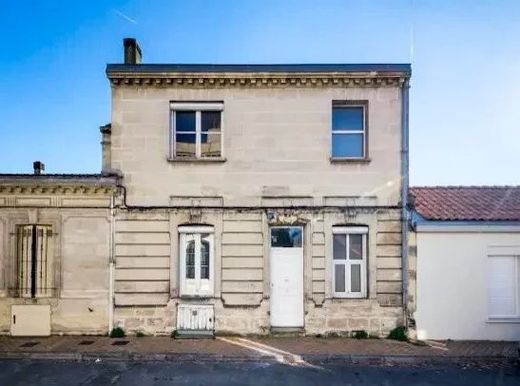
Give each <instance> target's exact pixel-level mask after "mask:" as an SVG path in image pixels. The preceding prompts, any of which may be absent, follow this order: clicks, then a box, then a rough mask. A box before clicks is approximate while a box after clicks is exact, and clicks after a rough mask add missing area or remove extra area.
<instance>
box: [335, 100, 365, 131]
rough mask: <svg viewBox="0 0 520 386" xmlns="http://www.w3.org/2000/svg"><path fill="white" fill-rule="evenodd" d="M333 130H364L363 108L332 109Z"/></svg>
mask: <svg viewBox="0 0 520 386" xmlns="http://www.w3.org/2000/svg"><path fill="white" fill-rule="evenodd" d="M332 130H333V131H338V130H349V131H350V130H352V131H362V130H363V107H358V106H352V107H334V108H333V109H332Z"/></svg>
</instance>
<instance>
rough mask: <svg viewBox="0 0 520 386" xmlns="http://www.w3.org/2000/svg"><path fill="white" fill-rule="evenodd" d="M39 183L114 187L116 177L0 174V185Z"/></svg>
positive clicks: (100, 175) (101, 175) (98, 175)
mask: <svg viewBox="0 0 520 386" xmlns="http://www.w3.org/2000/svg"><path fill="white" fill-rule="evenodd" d="M41 183H44V184H63V183H67V184H79V185H85V184H93V185H114V184H116V183H117V177H116V176H107V175H103V174H9V173H7V174H0V185H12V184H41Z"/></svg>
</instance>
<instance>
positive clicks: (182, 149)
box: [175, 133, 196, 157]
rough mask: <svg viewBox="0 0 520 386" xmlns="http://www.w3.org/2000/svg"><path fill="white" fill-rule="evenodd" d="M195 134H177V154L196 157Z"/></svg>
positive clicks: (177, 155)
mask: <svg viewBox="0 0 520 386" xmlns="http://www.w3.org/2000/svg"><path fill="white" fill-rule="evenodd" d="M195 141H196V138H195V134H179V133H177V135H176V136H175V156H176V157H195V147H196V145H195Z"/></svg>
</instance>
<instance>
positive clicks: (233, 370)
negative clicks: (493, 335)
mask: <svg viewBox="0 0 520 386" xmlns="http://www.w3.org/2000/svg"><path fill="white" fill-rule="evenodd" d="M0 385H2V386H18V385H52V386H61V385H67V386H73V385H82V386H84V385H96V386H97V385H125V386H132V385H140V386H144V385H154V386H158V385H190V386H202V385H269V386H276V385H284V386H287V385H301V386H306V385H327V386H332V385H385V386H392V385H398V386H408V385H421V386H429V385H443V386H450V385H457V386H464V385H471V386H479V385H482V386H489V385H494V386H508V385H515V386H518V385H520V368H519V367H515V366H498V367H497V366H485V365H479V366H476V365H471V366H470V365H460V364H458V365H455V364H454V365H443V366H431V365H430V366H427V365H412V364H408V365H392V366H390V365H388V366H361V365H359V366H358V365H347V364H333V363H329V364H320V363H313V364H312V365H304V366H291V365H286V364H279V363H273V362H268V361H258V362H229V361H227V362H196V361H195V362H183V363H175V362H122V361H113V362H104V361H98V362H95V361H93V362H70V361H47V360H5V361H0Z"/></svg>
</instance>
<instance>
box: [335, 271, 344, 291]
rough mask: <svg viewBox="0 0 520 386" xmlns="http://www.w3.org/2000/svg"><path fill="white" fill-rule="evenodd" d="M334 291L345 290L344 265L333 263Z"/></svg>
mask: <svg viewBox="0 0 520 386" xmlns="http://www.w3.org/2000/svg"><path fill="white" fill-rule="evenodd" d="M334 292H345V266H344V265H343V264H336V265H334Z"/></svg>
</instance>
